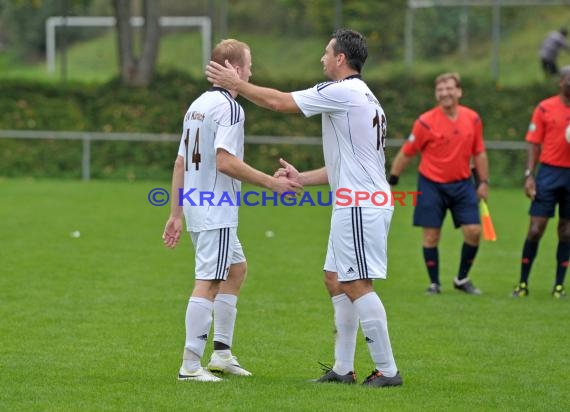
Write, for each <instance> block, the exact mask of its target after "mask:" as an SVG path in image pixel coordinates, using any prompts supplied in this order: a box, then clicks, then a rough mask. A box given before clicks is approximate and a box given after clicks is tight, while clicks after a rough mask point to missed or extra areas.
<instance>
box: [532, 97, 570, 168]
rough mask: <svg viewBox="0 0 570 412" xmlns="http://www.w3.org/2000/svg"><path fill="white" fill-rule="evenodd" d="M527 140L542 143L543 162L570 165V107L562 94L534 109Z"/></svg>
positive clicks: (563, 165) (541, 155) (560, 165)
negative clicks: (562, 98) (563, 99)
mask: <svg viewBox="0 0 570 412" xmlns="http://www.w3.org/2000/svg"><path fill="white" fill-rule="evenodd" d="M526 141H527V142H530V143H537V144H540V145H542V150H541V153H540V162H541V163H545V164H547V165H550V166H558V167H570V107H568V106H566V105H565V104H564V102H563V101H562V100H561V98H560V96H553V97H550V98H548V99H546V100H543V101H542V102H540V103H539V105H538V106H537V107H536V109H534V113H533V115H532V119H531V121H530V125H529V127H528V132H527V133H526Z"/></svg>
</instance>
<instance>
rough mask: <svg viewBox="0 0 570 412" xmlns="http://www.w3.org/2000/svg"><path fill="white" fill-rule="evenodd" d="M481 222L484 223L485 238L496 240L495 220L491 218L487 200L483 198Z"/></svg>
mask: <svg viewBox="0 0 570 412" xmlns="http://www.w3.org/2000/svg"><path fill="white" fill-rule="evenodd" d="M481 223H482V224H483V239H484V240H489V241H491V242H494V241H496V240H497V235H496V233H495V227H494V226H493V221H492V220H491V214H490V213H489V208H488V207H487V202H485V201H484V200H483V199H481Z"/></svg>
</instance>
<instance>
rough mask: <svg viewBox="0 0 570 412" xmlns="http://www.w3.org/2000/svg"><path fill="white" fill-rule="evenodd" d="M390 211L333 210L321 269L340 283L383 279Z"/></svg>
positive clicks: (384, 276)
mask: <svg viewBox="0 0 570 412" xmlns="http://www.w3.org/2000/svg"><path fill="white" fill-rule="evenodd" d="M392 212H393V211H392V210H391V209H383V208H375V207H346V208H337V209H335V210H333V214H332V218H331V231H330V235H329V244H328V250H327V256H326V259H325V266H324V270H326V271H330V272H337V273H338V280H339V281H340V282H350V281H353V280H358V279H385V278H386V271H387V266H388V253H387V251H388V249H387V238H388V231H389V229H390V221H391V220H392Z"/></svg>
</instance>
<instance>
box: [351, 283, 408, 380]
mask: <svg viewBox="0 0 570 412" xmlns="http://www.w3.org/2000/svg"><path fill="white" fill-rule="evenodd" d="M353 304H354V306H355V308H356V311H357V312H358V315H359V317H360V326H361V327H362V332H364V336H365V337H366V343H367V344H368V350H369V351H370V356H371V357H372V361H373V362H374V363H375V364H376V369H378V370H379V371H380V372H381V373H382V375H384V376H386V377H389V378H391V377H393V376H396V373H398V368H397V367H396V362H395V361H394V355H393V354H392V346H391V345H390V337H389V335H388V320H387V318H386V311H385V309H384V305H383V304H382V301H381V300H380V297H379V296H378V295H377V294H376V293H375V292H370V293H367V294H366V295H364V296H361V297H360V298H358V299H356V300H355V301H354V302H353Z"/></svg>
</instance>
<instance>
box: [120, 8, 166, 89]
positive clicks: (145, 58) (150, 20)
mask: <svg viewBox="0 0 570 412" xmlns="http://www.w3.org/2000/svg"><path fill="white" fill-rule="evenodd" d="M113 3H114V7H115V16H116V18H117V34H118V51H119V65H120V72H121V81H122V83H123V84H124V85H127V86H135V87H145V86H148V84H149V83H150V81H151V80H152V78H153V76H154V70H155V65H156V58H157V56H158V46H159V42H160V27H159V24H158V17H159V16H158V13H159V10H158V0H151V1H147V0H144V7H143V9H144V10H143V13H144V19H145V24H144V28H143V31H144V35H143V42H142V53H141V56H140V58H136V57H135V55H134V51H133V32H132V29H131V25H130V19H131V0H114V2H113Z"/></svg>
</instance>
